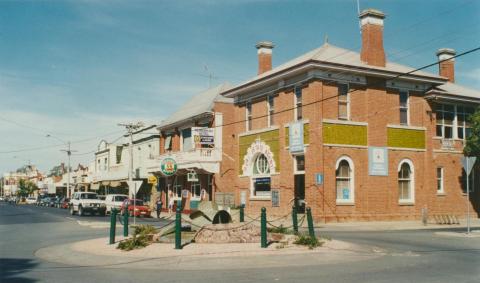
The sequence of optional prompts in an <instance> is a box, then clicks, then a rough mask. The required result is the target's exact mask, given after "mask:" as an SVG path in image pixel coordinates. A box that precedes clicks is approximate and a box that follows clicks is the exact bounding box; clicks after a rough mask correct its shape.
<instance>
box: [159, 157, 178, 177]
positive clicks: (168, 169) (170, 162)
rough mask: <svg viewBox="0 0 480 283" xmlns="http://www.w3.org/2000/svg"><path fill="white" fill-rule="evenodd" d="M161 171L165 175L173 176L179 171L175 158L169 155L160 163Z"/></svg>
mask: <svg viewBox="0 0 480 283" xmlns="http://www.w3.org/2000/svg"><path fill="white" fill-rule="evenodd" d="M160 171H161V172H162V174H163V175H165V176H172V175H174V174H175V173H177V162H176V161H175V159H173V158H170V157H167V158H165V159H163V160H162V162H161V163H160Z"/></svg>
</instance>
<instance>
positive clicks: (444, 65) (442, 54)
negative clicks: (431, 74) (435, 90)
mask: <svg viewBox="0 0 480 283" xmlns="http://www.w3.org/2000/svg"><path fill="white" fill-rule="evenodd" d="M455 54H456V52H455V50H453V49H450V48H441V49H438V51H437V57H438V61H439V62H440V61H442V62H440V63H439V64H438V73H439V75H440V76H442V77H446V78H448V81H449V82H451V83H454V82H455V58H453V57H454V56H455ZM443 60H446V61H443Z"/></svg>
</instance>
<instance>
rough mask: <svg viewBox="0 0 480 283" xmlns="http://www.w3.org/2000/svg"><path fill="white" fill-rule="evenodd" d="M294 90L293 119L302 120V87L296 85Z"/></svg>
mask: <svg viewBox="0 0 480 283" xmlns="http://www.w3.org/2000/svg"><path fill="white" fill-rule="evenodd" d="M294 92H295V96H294V97H295V111H294V112H295V120H296V121H298V120H302V118H303V113H302V88H301V87H299V86H297V87H295V89H294Z"/></svg>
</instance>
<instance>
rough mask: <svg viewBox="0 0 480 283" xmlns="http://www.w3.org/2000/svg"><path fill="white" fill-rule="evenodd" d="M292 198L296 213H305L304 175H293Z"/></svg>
mask: <svg viewBox="0 0 480 283" xmlns="http://www.w3.org/2000/svg"><path fill="white" fill-rule="evenodd" d="M294 176H295V177H294V178H295V186H294V197H295V206H296V207H297V212H298V213H305V174H300V175H294Z"/></svg>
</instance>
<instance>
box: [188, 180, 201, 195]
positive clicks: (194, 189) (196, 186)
mask: <svg viewBox="0 0 480 283" xmlns="http://www.w3.org/2000/svg"><path fill="white" fill-rule="evenodd" d="M190 192H191V194H192V197H194V198H199V197H200V182H191V184H190Z"/></svg>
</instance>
